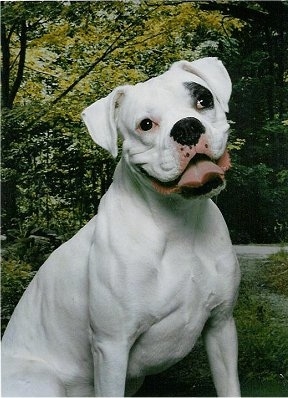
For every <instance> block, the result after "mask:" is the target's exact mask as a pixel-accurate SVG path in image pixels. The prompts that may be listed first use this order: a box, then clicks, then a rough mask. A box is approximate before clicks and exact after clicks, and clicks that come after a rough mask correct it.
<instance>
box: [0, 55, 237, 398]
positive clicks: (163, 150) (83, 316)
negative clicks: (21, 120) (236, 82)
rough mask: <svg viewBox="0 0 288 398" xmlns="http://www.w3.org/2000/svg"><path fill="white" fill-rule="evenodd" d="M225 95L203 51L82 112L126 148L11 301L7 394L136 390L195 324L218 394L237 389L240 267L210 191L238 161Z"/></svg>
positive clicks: (176, 355) (175, 355) (223, 81)
mask: <svg viewBox="0 0 288 398" xmlns="http://www.w3.org/2000/svg"><path fill="white" fill-rule="evenodd" d="M230 94H231V82H230V78H229V76H228V73H227V71H226V69H225V68H224V66H223V64H222V63H221V61H219V60H218V59H216V58H202V59H199V60H197V61H194V62H188V61H180V62H177V63H175V64H173V65H172V66H171V68H170V69H169V70H168V71H167V72H165V73H164V74H162V75H161V76H158V77H156V78H153V79H150V80H148V81H146V82H144V83H139V84H136V85H134V86H132V85H125V86H121V87H118V88H116V89H115V90H114V91H113V92H112V93H111V94H109V95H108V96H107V97H106V98H103V99H100V100H98V101H96V102H95V103H94V104H92V105H91V106H89V107H88V108H87V109H85V110H84V112H83V114H82V117H83V120H84V122H85V124H86V126H87V128H88V130H89V132H90V134H91V136H92V138H93V139H94V140H95V142H96V143H97V144H98V145H100V146H102V147H103V148H105V149H107V150H108V151H109V152H110V153H111V154H112V155H113V156H114V157H116V156H117V137H118V135H120V136H121V137H122V140H123V148H122V157H121V160H120V162H119V164H118V166H117V168H116V171H115V175H114V180H113V183H112V185H111V186H110V188H109V190H108V192H107V193H106V195H105V196H104V197H103V198H102V200H101V203H100V207H99V212H98V214H97V216H95V217H94V218H93V219H92V220H91V221H90V222H89V223H88V224H87V225H86V226H84V228H82V229H81V230H80V231H79V232H78V233H77V234H76V235H75V236H74V237H73V238H72V239H70V240H69V241H68V242H66V243H65V244H63V245H62V246H60V247H59V248H58V249H57V250H56V251H55V252H54V253H52V255H51V256H50V257H49V259H48V260H47V261H46V262H45V263H44V265H43V266H42V267H41V268H40V270H39V272H38V273H37V274H36V276H35V278H34V279H33V281H32V282H31V284H30V285H29V287H28V289H27V290H26V292H25V294H24V295H23V297H22V299H21V300H20V302H19V304H18V306H17V307H16V309H15V311H14V314H13V316H12V318H11V320H10V322H9V325H8V327H7V330H6V333H5V335H4V338H3V343H2V353H3V358H2V374H3V379H2V383H3V384H2V385H3V396H22V397H23V396H124V395H133V394H134V393H135V392H136V391H137V389H138V388H139V387H140V386H141V384H142V382H143V380H144V377H145V376H146V375H149V374H155V373H157V372H161V371H162V370H164V369H166V368H168V367H169V366H171V365H173V364H175V363H176V362H177V361H179V360H181V359H182V358H183V357H184V356H185V355H187V354H188V353H189V352H190V351H191V350H192V348H193V345H194V344H195V342H196V340H197V338H198V337H199V336H200V335H201V334H202V335H203V338H204V341H205V344H206V348H207V352H208V357H209V363H210V367H211V371H212V375H213V380H214V383H215V387H216V390H217V394H218V395H220V396H238V395H239V394H240V391H239V382H238V376H237V335H236V329H235V325H234V320H233V315H232V312H233V307H234V304H235V300H236V298H237V290H238V285H239V279H240V275H239V268H238V263H237V259H236V257H235V254H234V252H233V248H232V245H231V241H230V238H229V233H228V231H227V227H226V224H225V222H224V220H223V217H222V215H221V213H220V211H219V210H218V208H217V206H216V205H215V204H214V202H213V201H212V200H211V197H212V196H214V195H215V194H218V193H219V192H220V191H221V190H222V189H223V188H224V187H225V174H226V171H227V170H228V169H229V167H230V158H229V154H228V152H227V149H226V145H227V137H228V129H229V125H228V123H227V119H226V113H227V112H228V101H229V98H230ZM192 382H193V381H192V380H191V383H192ZM159 388H160V387H159Z"/></svg>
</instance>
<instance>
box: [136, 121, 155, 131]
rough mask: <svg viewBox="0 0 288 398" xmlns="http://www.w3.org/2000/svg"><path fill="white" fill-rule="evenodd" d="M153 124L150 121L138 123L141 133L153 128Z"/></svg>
mask: <svg viewBox="0 0 288 398" xmlns="http://www.w3.org/2000/svg"><path fill="white" fill-rule="evenodd" d="M153 125H154V123H153V122H152V120H150V119H144V120H142V122H140V125H139V126H140V128H141V130H143V131H149V130H151V129H152V128H153Z"/></svg>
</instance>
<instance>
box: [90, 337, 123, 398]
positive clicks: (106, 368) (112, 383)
mask: <svg viewBox="0 0 288 398" xmlns="http://www.w3.org/2000/svg"><path fill="white" fill-rule="evenodd" d="M128 353H129V350H128V349H127V344H125V343H124V342H122V341H117V340H113V341H112V340H111V339H99V338H97V339H96V338H92V354H93V362H94V389H95V396H96V397H124V394H125V380H126V372H127V363H128Z"/></svg>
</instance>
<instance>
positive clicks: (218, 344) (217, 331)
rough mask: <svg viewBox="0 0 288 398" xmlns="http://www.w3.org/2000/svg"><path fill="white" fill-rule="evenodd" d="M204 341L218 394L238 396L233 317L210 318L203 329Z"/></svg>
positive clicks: (236, 350) (236, 347) (235, 336)
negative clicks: (222, 318) (209, 321)
mask: <svg viewBox="0 0 288 398" xmlns="http://www.w3.org/2000/svg"><path fill="white" fill-rule="evenodd" d="M204 341H205V345H206V350H207V353H208V358H209V363H210V368H211V371H212V375H213V380H214V384H215V387H216V391H217V394H218V396H225V397H227V396H230V397H231V396H240V387H239V380H238V371H237V361H238V342H237V333H236V327H235V322H234V319H233V317H232V316H231V317H230V318H228V319H226V320H222V321H219V320H218V321H215V322H213V320H212V321H211V323H210V324H209V325H208V326H207V328H206V330H205V333H204Z"/></svg>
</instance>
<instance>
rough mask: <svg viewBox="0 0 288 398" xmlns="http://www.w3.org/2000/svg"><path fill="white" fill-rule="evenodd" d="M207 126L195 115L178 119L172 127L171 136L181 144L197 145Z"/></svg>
mask: <svg viewBox="0 0 288 398" xmlns="http://www.w3.org/2000/svg"><path fill="white" fill-rule="evenodd" d="M204 133H205V127H204V126H203V124H202V123H201V122H200V121H199V120H198V119H196V118H195V117H185V118H184V119H181V120H178V122H177V123H175V124H174V126H173V127H172V130H171V133H170V136H171V137H172V138H173V139H174V141H176V142H178V143H179V144H181V145H196V144H197V142H198V141H199V138H200V136H201V134H204Z"/></svg>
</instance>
